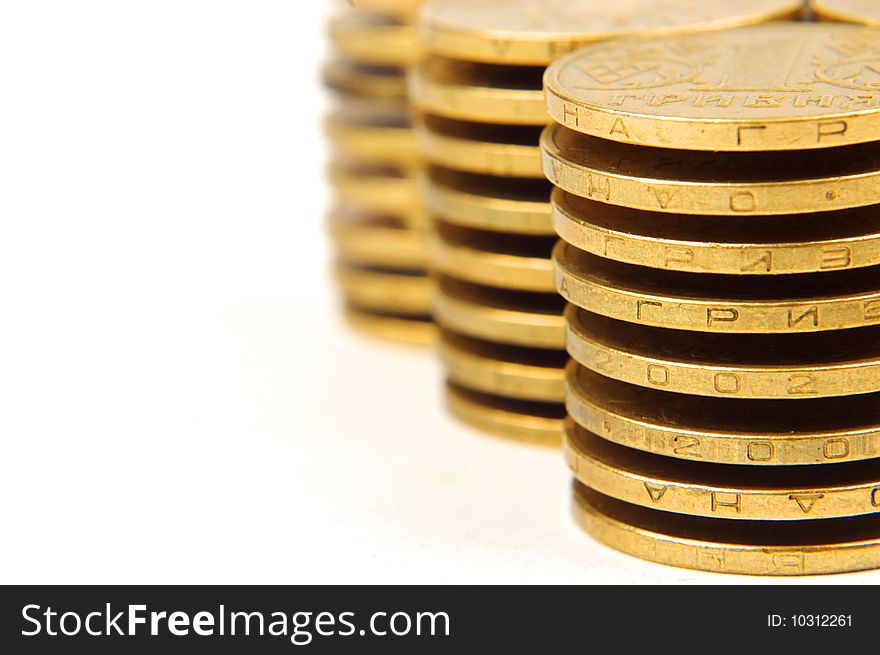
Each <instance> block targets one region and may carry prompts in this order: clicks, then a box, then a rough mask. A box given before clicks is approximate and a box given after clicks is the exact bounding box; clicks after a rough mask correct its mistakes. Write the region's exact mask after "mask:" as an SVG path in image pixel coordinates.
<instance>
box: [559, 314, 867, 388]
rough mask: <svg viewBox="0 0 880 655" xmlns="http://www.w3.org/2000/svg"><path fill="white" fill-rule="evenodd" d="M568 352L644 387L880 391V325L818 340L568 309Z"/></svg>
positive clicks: (809, 336) (588, 364) (825, 335)
mask: <svg viewBox="0 0 880 655" xmlns="http://www.w3.org/2000/svg"><path fill="white" fill-rule="evenodd" d="M566 319H567V322H568V329H567V345H568V352H569V354H570V355H571V356H572V357H573V358H574V359H575V360H576V361H577V362H578V363H580V364H581V365H583V366H586V367H587V368H589V369H590V370H593V371H596V372H597V373H601V374H602V375H605V376H607V377H610V378H614V379H615V380H621V381H623V382H629V383H630V384H637V385H640V386H643V387H649V388H653V389H660V390H662V391H672V392H677V393H687V394H694V395H698V396H715V397H718V398H778V399H787V400H798V399H803V398H824V397H829V396H849V395H854V394H863V393H873V392H876V391H880V327H876V326H875V327H869V328H861V329H858V330H847V331H846V332H820V333H814V334H789V335H774V334H704V333H688V332H682V331H679V330H664V329H660V328H653V327H645V326H639V325H635V324H632V323H622V322H620V321H615V320H612V319H607V318H605V317H602V316H598V315H596V314H588V313H587V312H584V311H583V310H578V309H576V308H575V307H569V309H568V310H566Z"/></svg>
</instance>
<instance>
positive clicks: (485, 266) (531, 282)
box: [428, 221, 556, 293]
mask: <svg viewBox="0 0 880 655" xmlns="http://www.w3.org/2000/svg"><path fill="white" fill-rule="evenodd" d="M555 242H556V240H555V239H554V238H553V237H539V236H523V235H519V234H500V233H497V232H483V231H479V230H473V229H470V228H463V227H458V226H456V225H451V224H448V223H443V222H441V221H434V222H433V225H432V230H431V231H430V234H429V238H428V246H429V249H430V252H431V265H432V267H433V268H435V269H437V270H438V271H440V272H441V273H445V274H447V275H451V276H454V277H457V278H459V279H461V280H465V281H467V282H473V283H475V284H483V285H486V286H490V287H500V288H502V289H513V290H516V291H539V292H546V293H553V292H554V291H555V290H556V287H555V286H554V283H553V263H552V262H551V261H550V253H551V252H552V250H553V245H554V243H555Z"/></svg>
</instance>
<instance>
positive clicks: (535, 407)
mask: <svg viewBox="0 0 880 655" xmlns="http://www.w3.org/2000/svg"><path fill="white" fill-rule="evenodd" d="M446 403H447V405H448V406H449V410H450V411H451V412H452V414H453V416H455V417H456V418H457V419H458V420H460V421H461V422H462V423H465V424H466V425H469V426H471V427H473V428H476V429H477V430H480V431H481V432H486V433H488V434H492V435H496V436H499V437H504V438H505V439H511V440H514V441H521V442H524V443H528V444H533V445H538V446H550V447H559V444H560V443H561V442H562V421H563V417H564V415H565V410H564V409H563V407H562V405H558V404H554V403H537V402H527V401H523V400H513V399H510V398H498V397H494V396H491V395H488V394H482V393H478V392H475V391H470V390H468V389H464V388H462V387H460V386H458V385H456V384H454V383H448V384H447V385H446Z"/></svg>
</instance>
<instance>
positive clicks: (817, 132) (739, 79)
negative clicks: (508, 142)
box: [544, 22, 880, 179]
mask: <svg viewBox="0 0 880 655" xmlns="http://www.w3.org/2000/svg"><path fill="white" fill-rule="evenodd" d="M878 67H880V34H878V33H877V32H873V31H870V30H865V29H863V28H858V27H854V26H850V25H827V24H826V25H814V24H809V23H794V22H792V23H774V24H771V25H762V26H756V27H749V28H745V29H741V30H731V31H729V32H722V33H718V34H703V35H680V36H672V37H667V38H662V39H656V40H650V41H644V40H640V41H635V40H633V41H626V42H617V43H609V44H600V45H596V46H593V47H591V48H589V49H587V50H583V51H581V52H578V53H574V54H571V55H568V56H566V57H564V58H562V59H560V60H559V61H557V62H556V63H555V64H553V65H552V66H551V67H550V68H549V69H548V71H547V74H546V76H545V78H544V81H545V86H546V89H547V109H548V111H549V113H550V115H551V116H552V117H553V118H554V120H556V121H557V122H559V123H562V124H563V125H565V126H567V127H569V128H571V129H572V130H577V131H579V132H583V133H585V134H589V135H592V136H596V137H600V138H602V139H612V140H614V141H621V142H625V143H630V144H637V145H643V146H655V147H661V148H669V147H672V148H684V149H693V150H709V151H717V150H731V151H735V150H740V151H742V150H747V151H755V150H786V151H788V150H798V149H813V148H828V147H834V146H842V145H848V144H854V143H864V142H866V141H876V140H877V139H880V93H878V88H880V73H878V72H877V68H878ZM725 179H726V178H725Z"/></svg>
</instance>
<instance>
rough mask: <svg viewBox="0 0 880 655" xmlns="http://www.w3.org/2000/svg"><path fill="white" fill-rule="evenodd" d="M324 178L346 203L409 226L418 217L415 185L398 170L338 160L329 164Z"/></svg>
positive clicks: (418, 210) (419, 218)
mask: <svg viewBox="0 0 880 655" xmlns="http://www.w3.org/2000/svg"><path fill="white" fill-rule="evenodd" d="M328 177H329V179H330V183H331V184H332V185H333V187H334V191H335V192H336V193H337V194H338V196H339V198H340V199H341V200H343V201H344V202H346V203H349V204H352V205H354V206H356V207H358V208H360V209H363V210H365V211H369V212H373V213H377V214H387V215H390V216H400V217H401V218H403V219H405V220H407V221H408V222H411V223H417V222H419V221H420V220H421V218H422V210H421V206H420V204H419V189H418V183H417V182H416V179H415V178H414V177H412V176H411V175H409V174H408V173H407V172H406V171H404V170H402V169H399V168H396V167H391V166H376V165H368V164H360V163H354V162H347V161H344V160H340V161H337V162H334V163H333V164H331V165H330V168H329V171H328Z"/></svg>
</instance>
